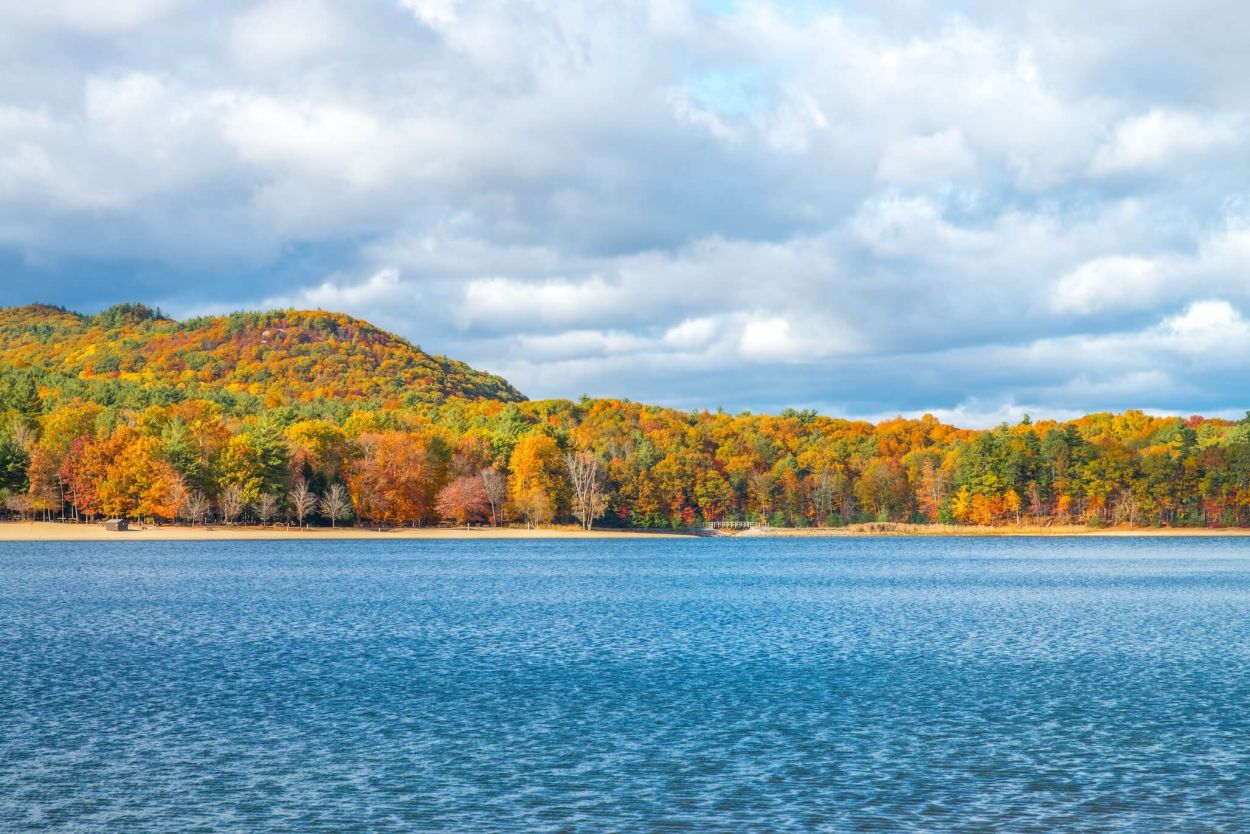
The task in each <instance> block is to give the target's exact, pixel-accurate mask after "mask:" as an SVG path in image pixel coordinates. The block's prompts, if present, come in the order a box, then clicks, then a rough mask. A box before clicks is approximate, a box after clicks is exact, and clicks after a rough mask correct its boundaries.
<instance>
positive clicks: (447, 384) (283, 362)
mask: <svg viewBox="0 0 1250 834" xmlns="http://www.w3.org/2000/svg"><path fill="white" fill-rule="evenodd" d="M0 367H8V368H29V369H32V370H35V371H38V372H40V373H41V375H44V376H43V377H42V378H41V380H40V381H41V383H42V384H43V385H45V386H46V387H49V388H55V389H56V392H57V393H58V394H61V395H64V396H66V397H71V398H72V397H87V398H90V399H93V400H97V401H107V402H116V401H124V402H127V403H128V404H130V405H134V406H143V405H147V404H152V403H161V402H164V403H171V402H174V401H177V400H179V399H185V398H188V397H207V398H210V399H214V400H216V401H218V402H221V403H222V404H223V405H225V406H226V407H227V408H229V409H230V410H232V411H238V410H255V409H256V408H258V407H273V406H277V405H290V404H296V403H316V402H319V401H333V402H338V403H357V402H361V401H371V402H372V403H373V404H378V405H380V404H384V403H390V404H405V405H411V404H414V403H421V402H428V403H436V402H441V401H442V400H443V399H445V398H446V397H465V398H469V399H477V398H486V399H496V400H505V401H514V400H521V399H524V397H522V396H521V394H520V393H519V392H518V391H516V389H514V388H512V386H510V385H509V384H508V383H507V382H505V381H504V380H502V379H500V378H499V377H497V376H493V375H491V374H486V373H482V372H481V371H475V370H474V369H472V368H470V367H469V366H468V365H465V364H464V363H463V362H456V361H454V360H451V359H447V358H446V357H442V356H431V355H430V354H427V353H425V352H424V351H422V350H421V349H420V348H418V347H415V346H413V345H411V344H409V343H408V342H406V341H404V340H403V339H401V338H399V337H398V336H394V335H392V334H390V333H386V332H384V331H382V330H379V329H377V328H376V327H373V326H372V325H370V324H368V323H366V322H363V321H359V320H357V319H353V318H351V317H349V316H345V315H341V314H335V313H323V312H298V311H294V310H281V311H275V312H269V313H235V314H234V315H230V316H213V317H205V318H198V319H193V320H190V321H185V322H177V321H173V320H171V319H168V318H166V317H165V316H163V315H161V314H160V312H159V311H157V310H152V309H149V308H147V307H144V306H143V305H139V304H124V305H120V306H117V307H113V308H111V309H109V310H106V311H105V312H103V313H100V314H98V315H95V316H82V315H78V314H77V313H71V312H67V311H65V310H61V309H58V308H54V307H45V306H39V305H36V306H30V307H14V308H9V309H4V310H0Z"/></svg>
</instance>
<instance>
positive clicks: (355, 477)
mask: <svg viewBox="0 0 1250 834" xmlns="http://www.w3.org/2000/svg"><path fill="white" fill-rule="evenodd" d="M360 445H361V450H362V454H361V457H360V458H359V459H358V460H356V461H355V462H353V464H352V466H351V476H350V478H349V481H348V483H349V486H350V487H351V496H352V502H353V504H354V506H355V508H356V515H358V516H360V517H362V518H369V519H373V520H375V521H383V522H387V523H390V524H406V523H409V522H412V523H420V522H422V521H424V520H425V519H426V518H428V517H429V516H430V514H431V511H432V510H433V504H434V497H435V496H436V495H437V494H438V488H439V487H440V486H441V485H442V483H443V481H444V480H445V475H446V462H445V454H442V453H443V452H444V450H443V448H442V447H441V445H440V444H437V443H436V442H435V441H434V440H433V439H432V438H431V437H429V436H428V435H421V434H415V433H411V432H402V431H388V432H382V433H381V434H371V435H364V436H362V437H361V439H360Z"/></svg>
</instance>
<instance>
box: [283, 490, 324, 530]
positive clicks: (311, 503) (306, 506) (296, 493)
mask: <svg viewBox="0 0 1250 834" xmlns="http://www.w3.org/2000/svg"><path fill="white" fill-rule="evenodd" d="M287 497H288V498H290V499H291V507H292V508H293V509H294V510H295V518H296V519H297V520H298V521H299V526H300V527H303V526H304V519H305V518H307V517H308V516H309V514H311V513H312V512H313V511H314V510H316V509H317V502H318V500H319V499H318V498H317V493H315V492H313V491H312V490H311V489H309V488H308V483H307V482H306V481H304V479H303V478H301V479H300V480H298V481H296V482H295V486H294V487H292V488H291V492H290V493H289V495H288V496H287Z"/></svg>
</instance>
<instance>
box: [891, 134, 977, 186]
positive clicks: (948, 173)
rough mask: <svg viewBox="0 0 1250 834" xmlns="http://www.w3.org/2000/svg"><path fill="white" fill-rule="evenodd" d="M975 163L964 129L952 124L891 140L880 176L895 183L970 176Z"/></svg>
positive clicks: (918, 183) (919, 183)
mask: <svg viewBox="0 0 1250 834" xmlns="http://www.w3.org/2000/svg"><path fill="white" fill-rule="evenodd" d="M975 165H976V161H975V159H973V156H972V152H971V151H970V150H969V149H968V145H967V143H966V142H965V141H964V135H963V132H962V131H960V130H959V129H958V128H950V129H947V130H943V131H940V132H938V133H932V134H929V135H927V136H910V137H908V138H906V139H899V140H896V141H894V142H892V143H890V145H889V146H887V147H886V149H885V152H884V153H883V154H882V155H881V162H880V163H879V164H878V165H877V177H878V178H879V179H882V180H884V181H886V182H889V183H893V184H895V185H912V186H914V185H926V184H928V183H931V182H938V181H944V180H958V179H962V178H965V177H967V176H970V175H971V174H972V173H973V170H974V168H975Z"/></svg>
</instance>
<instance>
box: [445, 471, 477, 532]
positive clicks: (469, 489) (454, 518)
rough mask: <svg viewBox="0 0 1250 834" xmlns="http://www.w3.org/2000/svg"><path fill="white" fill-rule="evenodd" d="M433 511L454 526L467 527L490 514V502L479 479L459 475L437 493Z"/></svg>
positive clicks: (473, 476)
mask: <svg viewBox="0 0 1250 834" xmlns="http://www.w3.org/2000/svg"><path fill="white" fill-rule="evenodd" d="M435 509H436V510H438V514H439V515H441V516H442V517H443V518H445V519H447V520H448V521H451V522H454V523H455V524H465V525H467V524H468V523H469V522H470V521H479V520H482V519H484V518H486V516H487V514H488V513H489V512H490V501H489V500H488V499H487V497H486V487H485V486H484V485H483V484H482V479H481V477H479V476H476V475H461V476H460V477H458V478H456V479H454V480H453V481H452V482H451V483H449V484H448V485H447V486H445V487H443V489H442V491H440V492H439V494H438V500H437V501H436V502H435Z"/></svg>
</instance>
